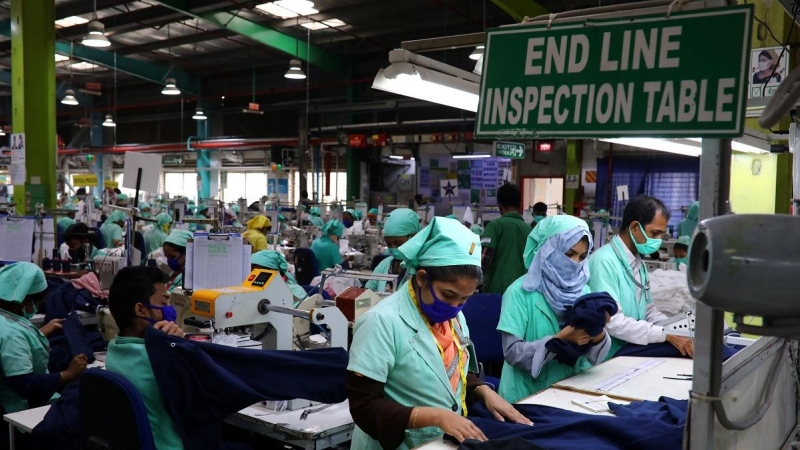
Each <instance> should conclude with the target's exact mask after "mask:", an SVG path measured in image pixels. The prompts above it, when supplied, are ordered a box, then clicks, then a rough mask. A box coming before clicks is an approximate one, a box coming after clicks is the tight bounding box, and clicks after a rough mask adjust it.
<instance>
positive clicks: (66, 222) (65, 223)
mask: <svg viewBox="0 0 800 450" xmlns="http://www.w3.org/2000/svg"><path fill="white" fill-rule="evenodd" d="M74 224H75V219H70V218H69V217H66V216H64V217H62V218H60V219H58V226H59V227H61V228H62V229H63V230H65V231H66V229H67V228H69V227H70V226H72V225H74Z"/></svg>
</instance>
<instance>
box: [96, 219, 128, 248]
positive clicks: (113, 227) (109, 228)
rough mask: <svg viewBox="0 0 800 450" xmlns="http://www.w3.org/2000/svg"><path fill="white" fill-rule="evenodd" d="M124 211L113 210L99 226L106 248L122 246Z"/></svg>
mask: <svg viewBox="0 0 800 450" xmlns="http://www.w3.org/2000/svg"><path fill="white" fill-rule="evenodd" d="M125 219H126V217H125V213H124V212H122V211H114V212H112V213H111V215H109V216H108V219H106V221H105V223H104V224H103V226H101V227H100V233H102V235H103V240H105V243H106V248H108V249H112V248H117V247H120V246H122V230H123V229H124V227H125Z"/></svg>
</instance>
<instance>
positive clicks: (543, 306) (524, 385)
mask: <svg viewBox="0 0 800 450" xmlns="http://www.w3.org/2000/svg"><path fill="white" fill-rule="evenodd" d="M523 281H524V278H519V279H518V280H517V281H515V282H514V284H512V285H511V286H510V287H509V288H508V290H506V293H505V295H503V307H502V310H501V312H500V323H498V324H497V330H498V331H502V332H505V333H508V334H511V335H514V336H517V337H520V338H522V339H524V340H525V342H534V341H537V340H539V339H542V338H544V337H547V336H553V335H555V334H557V333H558V332H559V331H560V330H561V327H559V325H558V319H557V318H556V315H555V313H554V312H553V309H552V308H551V307H550V305H549V304H548V303H547V300H546V299H545V298H544V295H542V293H541V292H538V291H535V292H527V291H525V290H524V289H522V282H523ZM588 293H589V288H588V287H584V289H583V294H584V295H585V294H588ZM587 367H591V364H589V363H588V361H586V358H584V357H581V358H580V359H579V360H578V362H577V363H576V364H575V365H574V366H572V367H570V366H566V365H564V364H561V363H560V362H558V361H556V360H555V359H552V360H550V361H548V362H547V363H546V364H545V365H544V367H542V371H541V372H540V373H539V376H538V377H536V378H533V376H531V374H530V373H529V372H527V371H526V370H524V369H520V368H518V367H514V366H511V365H510V364H508V363H507V362H504V363H503V373H502V375H501V378H500V379H501V380H502V383H500V391H499V394H500V396H501V397H503V398H504V399H506V400H507V401H508V402H509V403H516V402H518V401H520V400H522V399H524V398H525V397H528V396H531V395H533V394H535V393H537V392H539V391H543V390H545V389H547V388H549V387H550V386H552V385H553V384H554V383H558V382H559V381H561V380H565V379H567V378H569V377H571V376H573V375H575V374H578V373H580V372H582V371H583V370H585V369H586V368H587Z"/></svg>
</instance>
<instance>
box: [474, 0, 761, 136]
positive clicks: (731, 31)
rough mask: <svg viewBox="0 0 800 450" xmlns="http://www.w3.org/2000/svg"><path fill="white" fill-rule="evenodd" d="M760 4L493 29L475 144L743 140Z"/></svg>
mask: <svg viewBox="0 0 800 450" xmlns="http://www.w3.org/2000/svg"><path fill="white" fill-rule="evenodd" d="M752 18H753V5H749V4H748V5H737V6H729V7H723V8H706V9H698V10H693V11H682V12H673V13H672V14H671V15H669V17H667V15H666V13H659V14H647V15H633V16H628V17H616V18H606V19H591V18H587V19H584V20H572V19H568V20H565V21H564V22H561V23H559V22H558V20H557V19H556V22H554V23H552V24H542V25H514V26H509V27H503V28H496V29H492V30H489V31H487V36H486V49H485V50H484V65H483V76H482V77H481V85H480V105H479V107H478V113H477V117H476V120H475V137H476V138H478V139H499V140H502V139H539V138H567V139H570V138H610V137H669V138H679V137H705V138H733V137H739V136H741V135H742V134H743V133H744V119H745V106H746V105H745V102H746V99H747V92H748V87H749V85H750V83H749V64H750V38H751V28H752Z"/></svg>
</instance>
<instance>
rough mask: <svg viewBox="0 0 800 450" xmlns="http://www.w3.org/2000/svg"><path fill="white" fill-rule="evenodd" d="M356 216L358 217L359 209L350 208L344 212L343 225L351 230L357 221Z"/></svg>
mask: <svg viewBox="0 0 800 450" xmlns="http://www.w3.org/2000/svg"><path fill="white" fill-rule="evenodd" d="M356 217H358V211H356V210H355V209H348V210H347V211H345V212H343V213H342V225H344V227H345V228H347V229H348V230H349V229H350V228H352V227H353V224H354V223H356Z"/></svg>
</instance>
